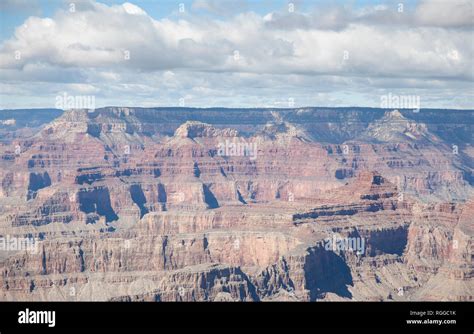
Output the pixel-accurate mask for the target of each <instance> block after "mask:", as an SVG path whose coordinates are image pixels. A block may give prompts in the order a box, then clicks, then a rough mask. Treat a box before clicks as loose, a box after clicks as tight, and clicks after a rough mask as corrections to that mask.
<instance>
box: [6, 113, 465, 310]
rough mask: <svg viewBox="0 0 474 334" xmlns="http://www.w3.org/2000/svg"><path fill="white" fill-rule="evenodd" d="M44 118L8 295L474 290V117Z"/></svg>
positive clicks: (21, 196)
mask: <svg viewBox="0 0 474 334" xmlns="http://www.w3.org/2000/svg"><path fill="white" fill-rule="evenodd" d="M447 112H449V113H451V115H450V116H446V115H445V113H447ZM31 113H32V116H31V118H32V121H31V122H32V123H34V124H35V126H34V127H28V130H24V129H23V131H20V130H21V129H20V128H18V124H20V125H23V124H24V122H23V121H22V119H21V118H20V119H18V120H17V121H15V124H16V125H15V127H16V128H15V129H12V130H9V131H0V136H1V138H2V141H1V144H0V165H1V168H0V185H1V187H0V237H1V238H3V239H1V240H0V241H2V240H5V238H7V237H9V238H16V239H21V238H23V239H28V240H30V239H31V240H34V241H35V243H34V247H29V248H28V247H24V248H22V247H17V248H16V249H11V247H10V249H7V248H8V247H7V246H6V244H5V242H3V243H0V246H1V247H3V248H2V249H0V268H1V274H0V299H1V300H115V301H174V300H176V301H204V300H205V301H270V300H295V301H314V300H327V301H330V300H467V301H469V300H473V296H474V267H473V253H472V247H473V236H474V189H473V186H472V185H473V180H474V178H473V177H472V171H473V168H474V150H473V149H472V144H473V141H472V133H473V131H472V130H473V129H472V124H474V113H472V112H468V111H455V110H452V111H436V110H421V111H420V112H419V113H417V114H410V112H407V111H402V112H400V111H385V110H363V109H362V110H361V109H357V108H356V109H354V110H346V109H316V108H304V109H284V110H280V111H278V112H277V111H275V110H266V109H263V110H258V109H255V110H254V109H246V110H240V109H227V110H221V109H209V110H201V109H189V108H172V109H165V108H161V109H142V108H115V107H114V108H103V109H97V110H94V111H89V110H68V111H65V112H64V113H62V114H61V115H60V116H58V117H57V118H55V119H47V118H46V119H45V118H44V116H42V117H43V118H41V119H39V118H38V119H36V118H35V117H36V116H35V112H34V111H31ZM10 114H11V115H8V118H9V119H10V118H11V119H13V120H15V115H16V114H15V111H10ZM19 115H23V114H22V113H21V112H19ZM21 117H24V116H21ZM23 126H24V127H25V128H26V125H23ZM223 148H225V149H223Z"/></svg>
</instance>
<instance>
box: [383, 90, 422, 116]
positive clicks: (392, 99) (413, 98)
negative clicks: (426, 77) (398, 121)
mask: <svg viewBox="0 0 474 334" xmlns="http://www.w3.org/2000/svg"><path fill="white" fill-rule="evenodd" d="M420 107H421V102H420V96H419V95H393V94H392V93H388V94H387V95H382V96H381V97H380V108H382V109H413V112H419V111H420Z"/></svg>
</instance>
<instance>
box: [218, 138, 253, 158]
mask: <svg viewBox="0 0 474 334" xmlns="http://www.w3.org/2000/svg"><path fill="white" fill-rule="evenodd" d="M257 153H258V150H257V143H251V142H247V141H245V140H244V139H240V140H238V141H236V140H234V141H230V140H228V139H226V140H225V141H224V142H220V143H219V144H218V149H217V155H218V156H220V157H249V158H250V160H255V159H257Z"/></svg>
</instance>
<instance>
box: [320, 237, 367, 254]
mask: <svg viewBox="0 0 474 334" xmlns="http://www.w3.org/2000/svg"><path fill="white" fill-rule="evenodd" d="M324 248H325V249H326V250H327V251H333V252H338V251H350V252H357V254H359V255H362V254H364V253H365V239H364V238H361V237H345V238H343V237H341V236H339V235H337V234H334V235H333V236H332V238H326V239H324Z"/></svg>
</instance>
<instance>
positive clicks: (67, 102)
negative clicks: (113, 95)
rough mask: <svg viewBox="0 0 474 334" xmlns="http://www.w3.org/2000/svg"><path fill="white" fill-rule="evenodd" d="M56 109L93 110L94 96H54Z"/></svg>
mask: <svg viewBox="0 0 474 334" xmlns="http://www.w3.org/2000/svg"><path fill="white" fill-rule="evenodd" d="M55 107H56V108H57V109H62V110H68V109H89V110H95V96H94V95H69V94H68V93H66V92H64V93H63V94H62V95H57V96H56V104H55Z"/></svg>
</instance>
